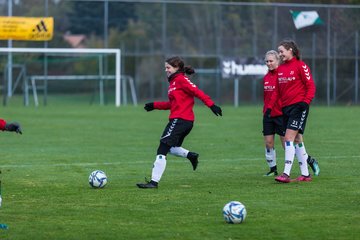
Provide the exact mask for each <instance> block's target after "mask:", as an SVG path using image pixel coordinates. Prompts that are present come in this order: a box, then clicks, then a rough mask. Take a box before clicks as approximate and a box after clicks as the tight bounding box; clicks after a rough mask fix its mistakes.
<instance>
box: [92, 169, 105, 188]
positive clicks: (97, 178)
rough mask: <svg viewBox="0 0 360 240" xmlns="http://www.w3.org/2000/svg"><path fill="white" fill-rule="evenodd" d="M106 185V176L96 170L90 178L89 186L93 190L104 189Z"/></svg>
mask: <svg viewBox="0 0 360 240" xmlns="http://www.w3.org/2000/svg"><path fill="white" fill-rule="evenodd" d="M106 183H107V177H106V174H105V173H104V172H103V171H101V170H95V171H93V172H92V173H91V174H90V176H89V184H90V186H92V187H93V188H103V187H105V185H106Z"/></svg>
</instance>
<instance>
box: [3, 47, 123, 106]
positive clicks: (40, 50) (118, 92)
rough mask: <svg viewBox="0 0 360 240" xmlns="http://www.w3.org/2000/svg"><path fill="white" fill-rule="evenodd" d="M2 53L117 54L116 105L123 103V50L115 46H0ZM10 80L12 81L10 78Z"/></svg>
mask: <svg viewBox="0 0 360 240" xmlns="http://www.w3.org/2000/svg"><path fill="white" fill-rule="evenodd" d="M0 53H56V54H63V53H71V54H76V53H80V54H115V65H116V66H115V106H116V107H119V106H120V105H121V100H120V99H121V50H120V49H115V48H104V49H103V48H76V49H75V48H0ZM8 81H12V80H11V79H8Z"/></svg>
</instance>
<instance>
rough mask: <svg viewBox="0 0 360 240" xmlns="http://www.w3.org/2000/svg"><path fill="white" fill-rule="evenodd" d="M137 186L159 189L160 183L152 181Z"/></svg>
mask: <svg viewBox="0 0 360 240" xmlns="http://www.w3.org/2000/svg"><path fill="white" fill-rule="evenodd" d="M136 186H138V188H157V187H158V183H157V182H155V181H153V180H151V181H150V182H147V183H137V184H136Z"/></svg>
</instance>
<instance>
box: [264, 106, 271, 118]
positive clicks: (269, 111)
mask: <svg viewBox="0 0 360 240" xmlns="http://www.w3.org/2000/svg"><path fill="white" fill-rule="evenodd" d="M264 116H265V117H267V118H271V109H270V108H267V109H266V111H265V113H264Z"/></svg>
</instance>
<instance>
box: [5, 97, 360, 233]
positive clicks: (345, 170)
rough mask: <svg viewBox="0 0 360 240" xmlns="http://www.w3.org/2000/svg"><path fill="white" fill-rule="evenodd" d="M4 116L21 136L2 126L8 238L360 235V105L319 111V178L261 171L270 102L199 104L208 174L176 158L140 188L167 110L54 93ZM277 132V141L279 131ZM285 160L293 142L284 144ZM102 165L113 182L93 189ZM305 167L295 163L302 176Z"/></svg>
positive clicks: (191, 144)
mask: <svg viewBox="0 0 360 240" xmlns="http://www.w3.org/2000/svg"><path fill="white" fill-rule="evenodd" d="M0 112H1V117H2V118H5V119H7V120H10V121H11V120H17V121H19V122H21V123H22V126H23V132H24V134H23V135H16V134H13V133H9V132H3V133H1V134H0V141H1V147H0V167H1V170H2V174H1V177H2V197H3V206H2V207H1V208H0V223H5V224H7V225H8V226H9V229H8V230H1V229H0V239H11V240H16V239H37V240H39V239H66V240H68V239H156V240H158V239H179V240H184V239H214V240H219V239H226V240H229V239H358V236H360V224H359V223H360V178H359V172H360V154H359V129H360V121H359V119H360V108H359V107H331V108H329V107H312V108H311V113H310V117H309V121H308V124H307V129H306V133H305V145H306V147H307V150H308V152H309V153H310V154H311V155H313V156H314V157H316V158H317V159H318V160H319V162H320V167H321V175H320V176H319V177H314V178H313V182H310V183H290V184H277V183H275V181H274V179H273V178H267V177H263V176H262V175H263V174H264V173H265V172H266V171H267V170H268V169H267V164H266V162H265V160H264V156H263V154H264V150H263V149H264V147H263V139H262V133H261V129H262V125H261V124H262V122H261V106H258V107H254V106H253V107H239V108H233V107H230V106H225V107H223V112H224V116H223V117H222V118H219V117H215V116H214V115H213V114H212V113H211V111H210V110H209V109H207V108H205V107H203V106H201V104H198V106H197V107H196V109H195V112H196V116H197V119H196V122H195V126H194V129H193V131H192V132H191V134H190V135H189V136H188V138H187V139H186V140H185V142H184V144H183V147H185V148H188V149H190V150H193V151H196V152H199V153H200V163H199V167H198V170H196V171H192V168H191V164H190V163H189V162H188V160H186V159H182V158H176V157H173V156H170V155H169V157H168V163H167V169H166V171H165V174H164V176H163V178H162V181H161V182H160V185H159V189H155V190H154V189H151V190H150V189H146V190H143V189H138V188H136V186H135V184H136V183H137V182H142V181H143V180H144V177H145V176H149V175H150V173H151V167H152V164H153V161H154V159H155V154H156V149H157V146H158V141H159V137H160V134H161V133H162V130H163V128H164V127H165V124H166V123H167V114H168V112H166V111H154V112H149V113H147V112H145V111H144V110H143V109H142V106H139V107H132V106H128V107H120V108H115V107H114V106H103V107H101V106H97V105H87V104H76V103H71V102H69V101H62V100H61V99H60V100H59V99H58V100H57V101H56V100H50V101H49V105H48V106H46V107H44V106H40V107H38V108H34V107H33V106H31V107H24V106H22V105H21V103H20V101H19V102H15V103H10V105H9V106H7V107H1V109H0ZM277 140H278V139H277ZM276 146H277V149H278V151H277V152H278V165H279V167H280V170H282V168H283V156H284V153H283V150H282V149H281V147H280V144H279V141H278V142H277V145H276ZM95 169H101V170H103V171H105V172H106V174H107V175H108V178H109V182H108V185H107V186H106V187H105V188H104V189H100V190H96V189H91V188H90V187H89V184H88V175H89V174H90V172H91V171H93V170H95ZM298 174H299V170H298V165H297V164H294V166H293V174H292V177H296V176H297V175H298ZM231 200H237V201H241V202H242V203H244V204H245V206H246V208H247V212H248V214H247V218H246V221H245V222H244V223H242V224H239V225H231V224H226V223H224V221H223V217H222V213H221V211H222V208H223V206H224V205H225V204H226V203H227V202H229V201H231Z"/></svg>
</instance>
